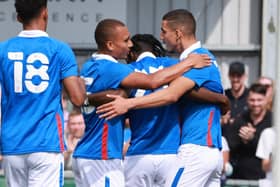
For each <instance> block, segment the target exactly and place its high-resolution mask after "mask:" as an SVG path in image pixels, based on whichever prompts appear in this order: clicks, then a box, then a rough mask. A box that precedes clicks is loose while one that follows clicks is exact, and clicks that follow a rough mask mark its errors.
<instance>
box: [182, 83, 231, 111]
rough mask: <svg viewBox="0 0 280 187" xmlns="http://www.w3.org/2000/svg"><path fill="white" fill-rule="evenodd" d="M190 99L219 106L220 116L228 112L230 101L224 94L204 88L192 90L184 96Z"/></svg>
mask: <svg viewBox="0 0 280 187" xmlns="http://www.w3.org/2000/svg"><path fill="white" fill-rule="evenodd" d="M184 97H188V98H190V99H193V100H196V101H199V102H203V103H213V104H217V105H219V106H220V108H221V111H222V114H223V115H224V114H226V113H227V112H228V111H229V110H230V101H229V99H228V98H227V96H225V95H224V94H219V93H215V92H212V91H210V90H208V89H206V88H203V87H201V88H199V89H192V90H191V91H190V92H188V93H187V94H185V95H184Z"/></svg>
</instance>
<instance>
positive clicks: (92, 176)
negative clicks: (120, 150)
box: [73, 158, 124, 187]
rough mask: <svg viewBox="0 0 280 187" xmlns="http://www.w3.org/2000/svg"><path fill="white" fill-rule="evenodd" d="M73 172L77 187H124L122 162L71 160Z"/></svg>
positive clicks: (113, 160)
mask: <svg viewBox="0 0 280 187" xmlns="http://www.w3.org/2000/svg"><path fill="white" fill-rule="evenodd" d="M73 172H74V177H75V180H77V181H75V182H76V184H77V186H78V187H101V186H102V187H124V174H123V162H122V160H120V159H112V160H92V159H83V158H73Z"/></svg>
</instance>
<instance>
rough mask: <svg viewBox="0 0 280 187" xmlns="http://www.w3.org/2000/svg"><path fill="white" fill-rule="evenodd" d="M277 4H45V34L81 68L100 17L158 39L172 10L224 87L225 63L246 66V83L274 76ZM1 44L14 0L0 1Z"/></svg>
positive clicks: (257, 0) (247, 0) (57, 0)
mask: <svg viewBox="0 0 280 187" xmlns="http://www.w3.org/2000/svg"><path fill="white" fill-rule="evenodd" d="M277 3H278V2H277V0H49V5H48V6H49V27H48V33H49V34H50V35H51V36H53V37H56V38H58V39H61V40H64V41H65V42H67V43H69V44H70V45H71V47H72V48H73V49H74V51H75V53H76V55H77V60H78V62H79V64H82V63H83V62H84V61H85V59H86V58H88V57H89V56H90V55H91V53H92V52H93V51H94V50H96V44H95V42H94V29H95V26H96V24H97V23H98V22H99V21H100V20H101V19H104V18H117V19H120V20H122V21H124V22H125V23H126V24H127V25H128V28H129V30H130V32H131V34H132V35H133V34H136V33H150V34H154V35H155V36H156V37H159V33H160V23H161V17H162V16H163V14H165V13H166V12H167V11H169V10H172V9H176V8H186V9H188V10H190V11H191V12H192V13H193V14H194V16H195V18H196V20H197V38H198V39H199V40H200V41H201V42H202V43H203V45H204V46H205V47H207V48H209V49H210V50H211V51H212V52H213V53H214V54H215V55H216V56H217V58H218V63H219V65H220V69H221V74H222V77H223V83H224V86H225V88H227V87H228V86H229V82H228V79H227V72H228V64H229V63H230V62H232V61H235V60H238V61H241V62H244V63H245V65H246V71H247V73H248V82H247V84H250V83H251V82H254V81H255V80H256V78H257V77H258V76H259V75H261V74H262V75H268V76H270V77H272V78H274V77H275V70H274V69H275V68H273V67H275V64H276V62H275V61H276V34H275V33H276V28H277V27H276V21H275V20H276V16H277ZM0 28H1V31H0V41H1V40H4V39H6V38H8V37H11V36H13V35H16V34H17V33H18V32H19V31H20V29H21V28H20V24H18V23H17V21H16V14H15V10H14V0H0Z"/></svg>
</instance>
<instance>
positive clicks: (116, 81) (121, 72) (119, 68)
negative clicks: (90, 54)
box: [100, 63, 134, 88]
mask: <svg viewBox="0 0 280 187" xmlns="http://www.w3.org/2000/svg"><path fill="white" fill-rule="evenodd" d="M100 72H103V73H104V74H103V76H106V77H104V78H105V81H103V83H104V84H105V85H104V87H106V84H107V85H109V86H110V87H112V88H118V87H119V86H120V84H121V82H122V81H123V79H125V78H126V77H127V76H128V75H129V74H131V73H133V72H134V71H133V69H132V68H130V67H128V66H127V65H126V64H120V63H110V64H106V65H104V66H102V69H101V70H100ZM100 76H101V75H100Z"/></svg>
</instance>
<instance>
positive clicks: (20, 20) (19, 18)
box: [17, 14, 23, 23]
mask: <svg viewBox="0 0 280 187" xmlns="http://www.w3.org/2000/svg"><path fill="white" fill-rule="evenodd" d="M17 20H18V22H20V23H23V22H22V19H21V17H20V16H19V15H18V14H17Z"/></svg>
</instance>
